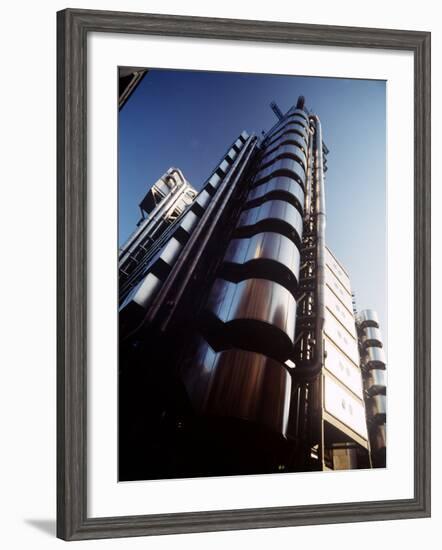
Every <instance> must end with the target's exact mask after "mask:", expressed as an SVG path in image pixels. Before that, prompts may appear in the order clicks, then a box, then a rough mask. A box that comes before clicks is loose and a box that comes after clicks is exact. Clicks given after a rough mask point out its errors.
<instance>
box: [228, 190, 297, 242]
mask: <svg viewBox="0 0 442 550" xmlns="http://www.w3.org/2000/svg"><path fill="white" fill-rule="evenodd" d="M302 228H303V223H302V217H301V214H300V213H299V211H298V210H297V209H296V208H295V207H294V206H293V205H292V204H290V203H288V202H286V201H281V200H270V201H267V202H265V203H263V204H261V205H260V206H256V207H254V208H250V209H248V210H245V211H244V212H243V213H242V214H241V216H240V218H239V221H238V225H237V231H238V232H240V233H241V234H244V235H247V236H249V235H252V234H254V233H261V232H264V231H269V230H270V231H277V232H279V233H283V234H284V235H286V236H287V237H289V238H291V239H292V240H293V241H294V242H295V243H296V244H298V243H300V242H301V239H302Z"/></svg>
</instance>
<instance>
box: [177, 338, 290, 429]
mask: <svg viewBox="0 0 442 550" xmlns="http://www.w3.org/2000/svg"><path fill="white" fill-rule="evenodd" d="M181 375H182V377H183V380H184V385H185V387H186V390H187V393H188V395H189V397H190V400H191V402H192V404H193V406H194V407H195V408H196V409H197V410H198V412H200V413H204V414H209V415H214V416H222V417H230V418H239V419H243V420H247V421H249V422H253V423H257V424H260V425H263V426H266V427H267V428H269V429H270V430H272V431H273V432H276V433H277V434H280V435H282V436H285V435H286V431H287V423H288V414H289V403H290V390H291V378H290V374H289V373H288V371H287V370H286V369H285V368H284V366H283V365H282V364H281V363H278V362H277V361H274V360H273V359H269V358H268V357H265V356H264V355H261V354H259V353H253V352H250V351H244V350H227V351H223V352H219V353H215V352H214V351H213V349H212V348H211V347H210V346H209V345H208V344H207V343H205V342H204V343H202V344H201V345H200V347H199V350H198V353H197V355H196V357H195V359H194V361H193V362H191V363H189V364H187V365H185V366H184V367H183V368H182V371H181Z"/></svg>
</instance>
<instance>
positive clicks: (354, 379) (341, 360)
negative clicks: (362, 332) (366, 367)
mask: <svg viewBox="0 0 442 550" xmlns="http://www.w3.org/2000/svg"><path fill="white" fill-rule="evenodd" d="M325 351H326V357H325V368H326V369H327V370H328V371H330V372H331V373H332V374H334V375H335V376H336V378H339V380H340V381H341V382H342V383H343V384H345V386H347V388H349V389H350V390H351V391H352V392H353V393H354V394H356V395H357V396H358V397H360V398H361V399H362V397H363V391H362V374H361V369H360V368H359V367H357V366H356V365H355V364H354V363H353V362H352V361H350V359H349V358H348V357H347V356H346V355H344V354H343V353H342V352H341V351H340V350H339V348H337V347H336V346H335V345H334V344H333V343H332V342H331V341H330V340H329V339H328V338H325Z"/></svg>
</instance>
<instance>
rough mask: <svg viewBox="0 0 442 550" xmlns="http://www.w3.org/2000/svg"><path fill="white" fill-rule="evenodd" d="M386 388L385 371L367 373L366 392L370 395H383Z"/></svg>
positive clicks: (378, 370)
mask: <svg viewBox="0 0 442 550" xmlns="http://www.w3.org/2000/svg"><path fill="white" fill-rule="evenodd" d="M386 386H387V377H386V374H385V370H382V369H372V370H370V371H369V373H368V376H367V391H368V393H369V394H370V395H374V394H376V393H385V388H386Z"/></svg>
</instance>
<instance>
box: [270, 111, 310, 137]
mask: <svg viewBox="0 0 442 550" xmlns="http://www.w3.org/2000/svg"><path fill="white" fill-rule="evenodd" d="M287 124H295V125H299V127H300V128H302V129H303V130H305V131H307V130H308V127H309V124H308V122H307V121H306V120H305V118H304V117H303V116H302V115H301V114H300V113H292V114H290V115H289V116H287V117H285V118H284V119H283V120H281V122H280V123H279V124H278V126H277V127H276V128H275V129H274V131H273V133H277V132H279V131H280V129H281V128H284V127H285V126H287Z"/></svg>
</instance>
